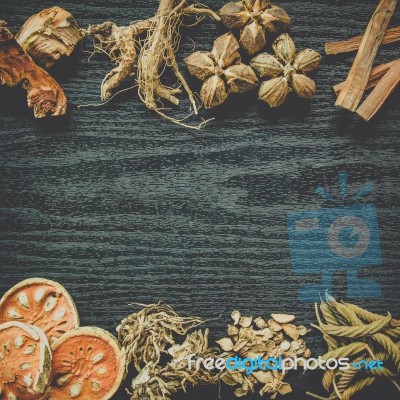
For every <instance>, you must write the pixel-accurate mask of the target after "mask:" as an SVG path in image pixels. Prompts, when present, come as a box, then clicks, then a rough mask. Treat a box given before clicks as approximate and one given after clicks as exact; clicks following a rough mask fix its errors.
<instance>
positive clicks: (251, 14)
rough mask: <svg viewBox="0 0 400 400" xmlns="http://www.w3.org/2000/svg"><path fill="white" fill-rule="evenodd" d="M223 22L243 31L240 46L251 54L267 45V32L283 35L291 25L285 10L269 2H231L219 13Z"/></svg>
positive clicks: (257, 0) (244, 0) (260, 0)
mask: <svg viewBox="0 0 400 400" xmlns="http://www.w3.org/2000/svg"><path fill="white" fill-rule="evenodd" d="M219 15H220V17H221V20H222V22H223V23H224V24H225V26H226V27H227V28H229V29H241V32H240V45H241V46H242V47H243V49H245V50H246V51H247V53H249V54H250V55H254V54H256V53H258V52H259V51H260V50H261V49H262V48H263V47H264V46H265V44H266V31H268V32H272V33H282V32H285V31H286V30H287V28H288V27H289V25H290V24H291V20H290V17H289V15H288V14H287V13H286V11H285V10H284V9H283V8H280V7H277V6H275V5H273V4H271V3H270V1H269V0H243V1H238V2H229V3H227V4H226V5H225V6H223V7H222V8H221V10H220V11H219Z"/></svg>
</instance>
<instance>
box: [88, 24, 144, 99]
mask: <svg viewBox="0 0 400 400" xmlns="http://www.w3.org/2000/svg"><path fill="white" fill-rule="evenodd" d="M150 26H151V20H145V21H139V22H134V23H132V24H130V25H129V26H121V27H119V26H117V25H116V24H115V23H113V22H104V23H103V24H100V25H93V26H89V28H88V29H86V30H84V31H83V34H84V35H85V36H88V35H91V36H93V37H94V52H95V53H105V54H106V55H107V56H108V57H109V58H110V60H111V61H112V62H113V63H115V67H114V68H113V69H112V70H111V71H110V72H109V73H108V74H107V75H106V76H105V78H104V79H103V81H102V83H101V99H102V101H107V100H108V99H109V98H110V97H111V95H112V92H113V90H115V89H117V88H118V87H119V86H120V85H121V83H122V82H123V81H124V80H125V79H126V78H127V77H129V76H130V75H132V74H133V72H134V68H135V67H136V66H137V46H138V37H139V36H140V35H141V34H142V33H143V32H145V31H146V30H147V29H149V27H150Z"/></svg>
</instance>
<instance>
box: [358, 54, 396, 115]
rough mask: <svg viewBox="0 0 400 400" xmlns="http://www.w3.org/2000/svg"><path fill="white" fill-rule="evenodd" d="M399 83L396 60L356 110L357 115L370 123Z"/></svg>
mask: <svg viewBox="0 0 400 400" xmlns="http://www.w3.org/2000/svg"><path fill="white" fill-rule="evenodd" d="M399 83H400V60H397V61H396V62H395V63H394V64H393V65H392V66H391V67H390V69H389V71H388V72H387V73H386V74H385V76H384V77H383V78H382V79H381V80H380V81H379V83H378V84H377V85H376V87H375V89H374V90H373V91H372V92H371V93H370V95H369V96H368V97H367V99H366V100H365V101H364V103H362V104H361V106H360V107H359V108H358V110H357V114H358V115H359V116H360V117H361V118H362V119H363V120H364V121H370V120H371V119H372V118H373V117H374V115H375V114H376V113H377V112H378V111H379V110H380V108H381V107H382V106H383V104H384V103H385V101H386V100H387V98H388V97H389V96H390V95H391V94H392V93H393V91H394V90H395V89H396V87H397V86H398V84H399Z"/></svg>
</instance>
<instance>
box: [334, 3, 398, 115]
mask: <svg viewBox="0 0 400 400" xmlns="http://www.w3.org/2000/svg"><path fill="white" fill-rule="evenodd" d="M396 5H397V0H381V1H380V3H379V5H378V7H377V9H376V11H375V12H374V14H373V16H372V18H371V20H370V22H369V24H368V27H367V29H366V31H365V34H364V36H363V39H362V41H361V44H360V48H359V50H358V52H357V56H356V58H355V60H354V63H353V66H352V67H351V69H350V72H349V75H348V77H347V80H346V83H345V85H344V87H343V89H342V90H341V92H340V94H339V96H338V98H337V100H336V103H335V105H336V106H337V107H341V108H344V109H347V110H349V111H356V109H357V107H358V105H359V104H360V101H361V99H362V96H363V94H364V91H365V88H366V86H367V84H368V79H369V75H370V73H371V70H372V66H373V63H374V61H375V57H376V54H377V52H378V49H379V47H380V45H381V43H382V40H383V37H384V35H385V32H386V30H387V27H388V25H389V22H390V20H391V18H392V15H393V13H394V10H395V8H396Z"/></svg>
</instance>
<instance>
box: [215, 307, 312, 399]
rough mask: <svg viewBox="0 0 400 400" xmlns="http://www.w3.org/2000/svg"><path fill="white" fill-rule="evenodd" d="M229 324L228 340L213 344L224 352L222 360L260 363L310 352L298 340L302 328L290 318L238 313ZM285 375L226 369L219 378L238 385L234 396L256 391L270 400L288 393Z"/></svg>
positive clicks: (302, 331)
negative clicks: (254, 360) (216, 344)
mask: <svg viewBox="0 0 400 400" xmlns="http://www.w3.org/2000/svg"><path fill="white" fill-rule="evenodd" d="M231 316H232V319H233V324H232V325H228V330H227V332H228V337H226V338H223V339H221V340H219V341H217V343H218V344H219V345H220V347H221V348H222V350H223V351H224V352H225V353H224V354H223V355H222V357H225V358H226V359H228V358H230V357H235V356H239V357H241V358H242V359H245V358H252V359H254V358H257V357H261V358H262V359H263V360H266V359H268V358H271V357H274V358H278V357H279V356H282V357H283V358H294V357H295V356H298V357H303V358H306V359H307V358H309V357H310V356H311V351H310V350H309V349H308V348H307V346H306V342H305V341H304V340H303V339H300V337H301V336H304V335H306V334H307V332H308V329H307V328H306V327H304V326H296V325H294V324H293V322H294V320H295V317H294V315H286V314H272V318H271V319H270V320H268V321H265V320H264V319H263V318H255V319H253V318H252V317H248V316H243V315H241V314H240V312H239V311H234V312H233V313H232V315H231ZM284 378H285V374H284V373H282V372H281V371H277V370H276V371H262V370H257V371H253V372H252V373H251V374H247V372H246V371H240V370H234V371H231V370H226V371H224V372H223V373H222V375H221V379H222V381H224V382H225V383H226V384H228V385H230V386H239V387H238V388H237V389H236V390H235V395H236V396H237V397H242V396H246V395H247V394H248V393H254V392H255V390H256V389H258V390H259V393H260V395H261V396H263V395H264V394H269V395H270V398H271V399H274V398H275V397H276V396H277V395H278V394H281V395H283V394H287V393H290V392H291V391H292V388H291V386H290V385H289V384H288V383H286V382H284Z"/></svg>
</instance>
